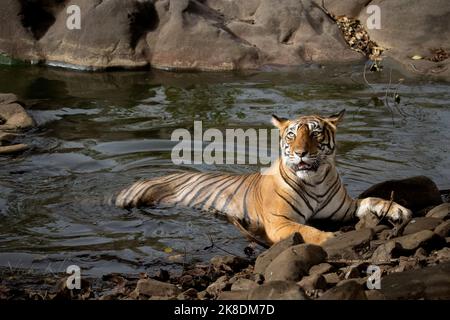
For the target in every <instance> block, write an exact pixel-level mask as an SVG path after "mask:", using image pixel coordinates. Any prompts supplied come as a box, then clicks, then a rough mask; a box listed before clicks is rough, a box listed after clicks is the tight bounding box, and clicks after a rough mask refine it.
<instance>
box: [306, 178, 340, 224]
mask: <svg viewBox="0 0 450 320" xmlns="http://www.w3.org/2000/svg"><path fill="white" fill-rule="evenodd" d="M341 187H342V184H338V188H337V189H336V190H335V191H333V192H332V193H331V195H330V197H328V198H327V200H326V201H325V202H324V203H322V205H321V206H320V208H318V209H317V212H315V213H314V215H313V217H314V216H315V215H316V214H317V213H319V212H320V211H322V209H324V208H325V207H326V206H327V205H328V204H329V203H330V202H331V200H333V198H334V196H335V195H336V193H338V192H339V190H340V189H341Z"/></svg>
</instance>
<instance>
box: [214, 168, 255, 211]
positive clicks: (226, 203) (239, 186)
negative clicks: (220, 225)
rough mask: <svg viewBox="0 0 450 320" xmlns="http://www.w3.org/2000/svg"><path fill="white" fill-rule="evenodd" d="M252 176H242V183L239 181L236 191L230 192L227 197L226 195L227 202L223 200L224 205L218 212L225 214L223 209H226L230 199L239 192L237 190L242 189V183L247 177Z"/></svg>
mask: <svg viewBox="0 0 450 320" xmlns="http://www.w3.org/2000/svg"><path fill="white" fill-rule="evenodd" d="M251 176H252V175H247V176H243V177H242V181H241V183H239V185H238V186H237V188H236V190H234V192H231V193H230V194H229V195H228V198H227V200H225V203H224V205H223V206H222V209H221V210H220V211H222V212H226V211H225V210H226V209H225V208H226V207H228V205H229V204H230V201H231V199H232V198H233V197H234V196H235V194H236V193H237V192H238V191H239V189H240V188H241V187H242V185H243V183H244V182H245V181H246V180H247V179H248V178H249V177H251Z"/></svg>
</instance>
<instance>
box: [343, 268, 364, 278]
mask: <svg viewBox="0 0 450 320" xmlns="http://www.w3.org/2000/svg"><path fill="white" fill-rule="evenodd" d="M360 276H361V273H360V272H359V267H358V265H351V266H348V267H347V268H345V270H344V279H353V278H359V277H360Z"/></svg>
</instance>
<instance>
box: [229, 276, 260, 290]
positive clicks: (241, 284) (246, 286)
mask: <svg viewBox="0 0 450 320" xmlns="http://www.w3.org/2000/svg"><path fill="white" fill-rule="evenodd" d="M257 285H258V284H256V282H254V281H252V280H250V279H245V278H240V279H238V280H236V281H235V282H234V283H233V284H232V285H231V291H239V290H244V291H245V290H250V289H253V288H254V287H256V286H257Z"/></svg>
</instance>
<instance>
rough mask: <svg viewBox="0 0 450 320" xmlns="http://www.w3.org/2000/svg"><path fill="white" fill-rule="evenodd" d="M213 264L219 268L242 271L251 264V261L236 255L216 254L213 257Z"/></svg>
mask: <svg viewBox="0 0 450 320" xmlns="http://www.w3.org/2000/svg"><path fill="white" fill-rule="evenodd" d="M211 264H212V265H213V267H214V268H216V269H218V270H221V269H222V270H225V271H230V272H231V271H234V272H237V271H240V270H242V269H243V268H245V267H247V266H248V265H249V264H250V261H249V260H247V259H244V258H241V257H236V256H216V257H213V258H212V259H211Z"/></svg>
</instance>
